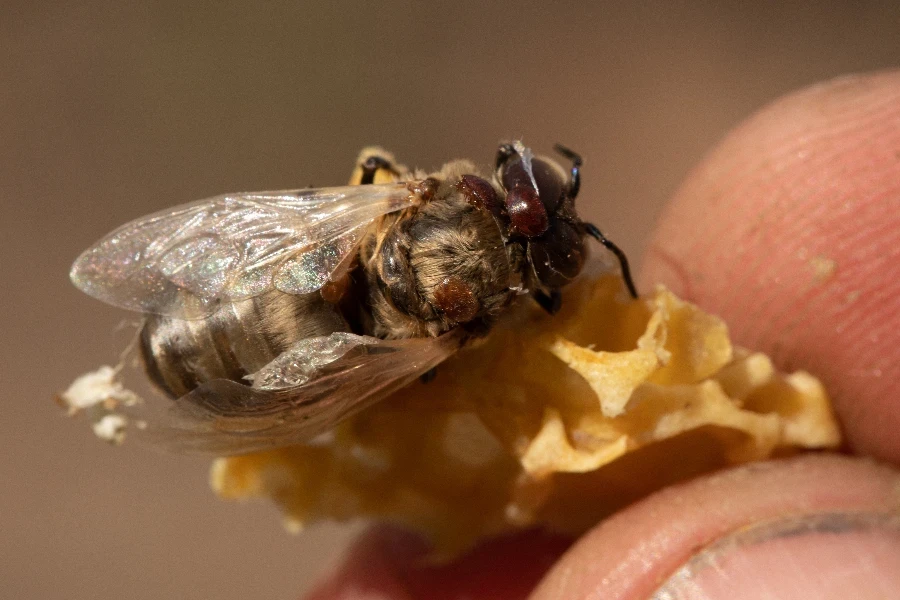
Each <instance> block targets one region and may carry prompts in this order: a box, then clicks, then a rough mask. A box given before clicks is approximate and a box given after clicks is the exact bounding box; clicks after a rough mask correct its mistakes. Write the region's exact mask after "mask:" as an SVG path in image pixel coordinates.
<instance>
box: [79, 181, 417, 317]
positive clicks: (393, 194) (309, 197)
mask: <svg viewBox="0 0 900 600" xmlns="http://www.w3.org/2000/svg"><path fill="white" fill-rule="evenodd" d="M418 201H419V198H418V196H416V194H414V193H412V192H410V189H409V187H408V184H406V183H386V184H379V185H360V186H346V187H333V188H320V189H306V190H296V191H281V192H249V193H243V194H226V195H223V196H216V197H214V198H210V199H207V200H201V201H198V202H194V203H191V204H185V205H182V206H179V207H176V208H173V209H170V210H166V211H163V212H159V213H156V214H153V215H150V216H147V217H144V218H141V219H138V220H136V221H132V222H131V223H128V224H126V225H124V226H122V227H120V228H118V229H116V230H115V231H113V232H112V233H110V234H109V235H107V236H106V237H105V238H103V239H102V240H100V241H99V242H98V243H97V244H95V245H94V246H93V247H91V248H89V249H88V250H86V251H85V252H84V253H83V254H82V255H81V256H80V257H78V260H76V261H75V264H74V265H73V266H72V271H71V273H70V277H71V279H72V282H73V283H74V284H75V285H76V286H77V287H78V288H80V289H81V290H82V291H84V292H85V293H87V294H89V295H91V296H93V297H95V298H97V299H99V300H103V301H104V302H107V303H109V304H112V305H114V306H118V307H121V308H126V309H129V310H135V311H140V312H145V313H156V314H163V315H170V316H174V317H180V318H199V317H204V316H207V315H209V314H211V313H212V312H213V311H215V309H216V308H217V307H218V306H219V305H220V304H221V303H223V302H233V301H235V300H241V299H244V298H250V297H253V296H257V295H259V294H261V293H263V292H265V291H267V290H270V289H272V288H277V289H279V290H282V291H284V292H287V293H290V294H305V293H309V292H313V291H316V290H318V289H319V288H321V287H322V286H323V285H324V284H325V283H326V282H327V281H328V280H329V278H330V276H331V275H332V273H334V271H335V270H336V269H337V268H338V267H339V265H341V264H342V263H343V261H345V260H346V259H348V258H349V257H350V255H351V254H352V252H353V251H354V250H355V249H356V248H357V246H358V244H359V243H360V241H361V239H362V237H363V235H364V234H365V232H366V229H367V227H369V225H370V224H371V223H372V221H373V220H375V219H377V218H378V217H380V216H382V215H385V214H388V213H391V212H395V211H399V210H403V209H404V208H408V207H410V206H413V205H414V204H416V203H417V202H418Z"/></svg>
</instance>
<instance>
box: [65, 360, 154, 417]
mask: <svg viewBox="0 0 900 600" xmlns="http://www.w3.org/2000/svg"><path fill="white" fill-rule="evenodd" d="M116 375H117V371H116V369H114V368H112V367H110V366H109V365H103V366H102V367H100V368H99V369H97V370H96V371H91V372H90V373H85V374H84V375H82V376H81V377H79V378H78V379H76V380H75V381H73V382H72V385H70V386H69V389H67V390H66V391H65V392H63V393H62V394H61V395H60V397H61V398H62V400H63V403H64V404H65V405H66V407H67V408H68V409H69V413H70V414H74V413H76V412H79V411H82V410H86V409H88V408H92V407H94V406H97V405H98V404H107V403H109V402H110V401H112V402H114V403H122V404H126V405H127V404H134V403H135V402H136V401H137V395H135V393H134V392H132V391H130V390H127V389H125V386H123V385H122V382H121V381H119V380H118V379H117V378H116Z"/></svg>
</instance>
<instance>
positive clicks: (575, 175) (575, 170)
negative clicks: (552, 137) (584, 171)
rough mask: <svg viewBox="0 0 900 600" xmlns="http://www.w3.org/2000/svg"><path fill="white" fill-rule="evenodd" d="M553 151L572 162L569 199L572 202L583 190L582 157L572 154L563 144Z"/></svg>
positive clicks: (556, 146)
mask: <svg viewBox="0 0 900 600" xmlns="http://www.w3.org/2000/svg"><path fill="white" fill-rule="evenodd" d="M553 149H554V150H556V151H557V152H559V153H560V154H562V155H563V156H565V157H566V158H568V159H569V160H571V161H572V177H571V179H570V180H569V198H571V199H572V200H574V199H575V197H576V196H577V195H578V190H580V189H581V155H580V154H578V153H577V152H572V151H571V150H569V149H568V148H566V147H565V146H563V145H562V144H556V145H555V146H553Z"/></svg>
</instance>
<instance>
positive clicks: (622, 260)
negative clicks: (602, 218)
mask: <svg viewBox="0 0 900 600" xmlns="http://www.w3.org/2000/svg"><path fill="white" fill-rule="evenodd" d="M584 231H585V233H587V234H588V235H589V236H591V237H592V238H594V239H595V240H597V241H598V242H600V243H601V244H603V245H604V246H605V247H606V249H607V250H609V251H610V252H612V253H613V254H615V255H616V258H617V259H619V265H620V266H621V267H622V279H624V280H625V285H626V286H627V287H628V292H629V293H630V294H631V297H632V298H634V299H635V300H637V297H638V293H637V289H636V288H635V287H634V280H633V279H632V278H631V269H630V268H629V267H628V257H627V256H625V253H624V252H622V249H621V248H619V247H618V246H616V245H615V244H614V243H613V242H612V241H610V240H609V239H607V237H606V236H605V235H603V232H602V231H600V229H599V228H598V227H597V226H596V225H594V224H593V223H585V224H584Z"/></svg>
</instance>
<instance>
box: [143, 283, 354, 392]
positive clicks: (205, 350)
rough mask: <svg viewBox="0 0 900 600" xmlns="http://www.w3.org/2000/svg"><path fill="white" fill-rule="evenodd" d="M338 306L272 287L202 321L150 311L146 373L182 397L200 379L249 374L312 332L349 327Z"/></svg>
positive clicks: (145, 335)
mask: <svg viewBox="0 0 900 600" xmlns="http://www.w3.org/2000/svg"><path fill="white" fill-rule="evenodd" d="M347 330H348V326H347V323H346V321H345V320H344V319H343V317H342V316H341V315H340V313H339V312H338V310H337V309H336V308H335V307H334V306H333V305H331V304H329V303H327V302H325V301H324V300H322V298H321V296H320V295H319V294H318V293H314V294H308V295H304V296H293V295H289V294H284V293H282V292H277V291H274V292H269V293H267V294H263V295H262V296H258V297H256V298H251V299H248V300H242V301H239V302H235V303H233V304H229V305H226V306H223V307H222V308H220V309H219V310H218V311H217V312H216V313H215V314H213V315H211V316H209V317H207V318H205V319H200V320H193V321H185V320H182V319H175V318H171V317H162V316H155V315H154V316H150V317H148V318H147V321H146V323H145V324H144V327H143V329H142V331H141V336H140V348H141V355H142V357H143V359H144V365H145V368H146V370H147V374H148V375H149V376H150V378H151V379H152V380H153V382H154V383H155V384H156V385H157V386H159V387H160V388H161V389H162V390H163V391H164V392H166V394H168V395H170V396H172V397H173V398H177V397H179V396H182V395H184V394H186V393H188V392H190V391H191V390H193V389H194V388H196V387H197V386H198V385H200V384H201V383H204V382H206V381H211V380H213V379H230V380H232V381H236V382H239V383H247V382H246V380H245V379H244V377H245V376H246V375H248V374H250V373H254V372H256V371H258V370H259V369H261V368H262V367H263V366H265V365H266V364H267V363H269V362H271V361H272V360H274V359H275V358H276V357H277V356H278V355H279V354H281V353H282V352H284V351H285V350H286V349H287V348H288V347H290V346H291V345H292V344H294V343H296V342H298V341H300V340H302V339H305V338H309V337H315V336H320V335H329V334H331V333H333V332H335V331H347Z"/></svg>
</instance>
